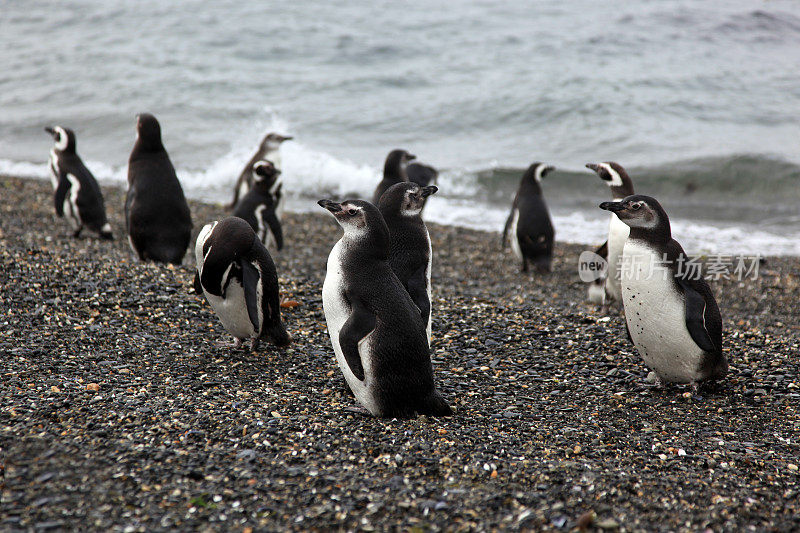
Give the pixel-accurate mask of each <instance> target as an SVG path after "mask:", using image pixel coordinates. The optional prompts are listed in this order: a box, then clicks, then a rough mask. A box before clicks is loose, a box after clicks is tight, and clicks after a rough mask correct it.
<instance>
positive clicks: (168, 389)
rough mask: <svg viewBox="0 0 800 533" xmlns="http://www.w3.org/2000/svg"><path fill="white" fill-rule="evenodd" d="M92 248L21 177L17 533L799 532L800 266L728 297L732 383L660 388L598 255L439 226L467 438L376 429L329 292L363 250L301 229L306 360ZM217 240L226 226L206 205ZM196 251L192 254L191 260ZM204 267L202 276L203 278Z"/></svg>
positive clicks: (319, 230)
mask: <svg viewBox="0 0 800 533" xmlns="http://www.w3.org/2000/svg"><path fill="white" fill-rule="evenodd" d="M102 188H103V192H104V194H105V198H106V208H107V211H108V215H109V219H110V222H111V225H112V228H113V230H114V234H115V238H116V240H115V241H114V242H112V243H108V242H104V241H100V240H99V239H96V238H94V236H91V237H89V233H86V234H85V235H86V236H84V237H83V238H81V239H72V238H71V237H70V236H69V234H70V231H69V230H68V228H67V225H66V223H65V221H63V220H60V219H55V220H54V215H53V208H52V189H51V186H50V185H49V183H47V182H45V181H40V180H36V179H19V178H14V177H10V176H0V209H1V211H0V244H2V246H0V254H2V263H1V265H2V267H1V268H0V276H2V278H0V279H2V281H3V282H2V291H0V299H1V300H2V301H0V307H2V308H3V309H4V312H3V316H2V321H3V322H4V331H0V360H2V362H3V365H2V366H3V368H4V370H3V380H2V384H0V389H1V390H2V396H3V397H4V398H8V401H6V402H3V404H2V406H0V448H1V449H2V455H3V457H2V458H3V463H2V464H3V465H4V466H3V472H4V474H5V475H4V480H3V481H2V502H3V507H2V512H1V513H0V526H1V527H2V528H3V529H9V530H17V529H22V530H27V529H47V528H48V527H49V528H55V529H58V528H62V529H72V528H75V527H86V528H90V529H98V530H120V531H122V530H124V529H125V528H126V527H131V528H132V530H133V531H137V530H153V529H169V528H177V529H182V530H200V529H203V530H205V529H210V530H235V531H243V530H246V528H253V530H264V529H269V530H274V529H314V528H342V529H369V528H376V529H386V528H393V527H397V528H405V529H408V528H413V527H419V528H423V529H432V530H440V529H447V530H451V529H459V528H461V529H481V530H485V529H490V528H499V529H533V530H541V529H546V530H570V529H573V528H575V527H578V525H579V524H581V523H586V522H587V521H588V522H592V523H593V524H594V526H595V527H598V528H600V529H603V530H615V529H619V530H637V529H646V530H698V529H704V528H706V527H710V528H712V529H714V530H720V529H724V530H741V529H745V528H747V527H754V528H756V529H776V530H789V529H791V528H792V527H794V526H795V524H796V522H795V520H796V516H798V515H800V498H799V497H798V496H800V472H798V462H799V461H798V456H800V447H798V444H797V443H798V442H800V415H799V412H800V357H798V352H799V351H800V258H796V257H769V258H767V260H766V262H765V264H764V265H762V267H761V272H760V276H759V278H758V279H757V280H747V281H744V282H742V283H739V282H736V281H732V280H721V281H720V282H712V283H710V284H711V288H712V290H713V291H714V293H715V295H716V297H717V299H718V302H719V304H720V308H721V311H722V316H723V324H724V326H723V329H724V331H723V339H724V346H725V352H726V353H727V355H728V356H729V360H730V363H731V371H730V373H729V375H728V377H726V378H725V379H724V380H722V381H721V382H720V383H719V384H717V385H716V386H714V387H710V388H709V389H707V390H705V391H704V392H703V394H702V395H703V399H702V400H700V401H696V400H692V399H691V398H687V397H685V395H684V393H685V392H687V391H688V388H686V387H680V386H671V387H666V388H665V389H663V390H654V389H653V388H652V387H651V386H649V385H647V384H646V383H645V382H644V377H645V376H646V375H647V369H646V368H645V366H644V364H643V363H642V362H641V359H640V358H639V356H638V354H637V353H636V351H635V349H634V348H633V347H632V346H631V345H630V343H629V342H628V341H627V339H626V338H625V331H624V327H623V322H622V319H621V318H620V317H619V316H618V315H617V314H612V315H611V316H610V317H602V316H601V315H599V313H598V311H597V309H596V308H595V307H594V306H592V305H590V304H588V303H587V302H586V301H585V298H586V286H585V284H584V283H582V282H580V280H579V278H578V272H577V257H578V254H579V253H580V252H581V251H583V250H585V249H587V247H586V246H582V245H568V244H563V243H557V244H556V253H555V258H554V272H553V273H552V274H549V275H546V276H535V275H522V274H520V273H519V272H518V265H517V264H516V260H515V259H514V258H513V257H512V254H511V253H510V251H508V250H507V251H506V252H505V253H501V252H500V247H499V244H500V235H499V233H495V232H486V231H479V230H469V229H465V228H461V227H455V226H442V225H438V224H430V225H429V230H430V234H431V239H432V245H433V251H434V259H433V261H434V262H433V276H432V277H433V280H432V282H433V287H434V295H433V302H432V304H433V309H434V323H433V336H434V340H433V342H432V349H433V356H432V359H433V365H434V376H435V379H436V381H437V385H438V387H439V389H440V390H441V392H442V394H443V396H444V397H445V398H446V399H447V401H448V402H449V403H450V405H451V406H453V407H455V409H456V414H455V416H453V417H449V418H441V419H427V418H425V417H419V418H417V419H413V420H379V419H373V418H367V417H364V416H362V415H359V414H356V413H353V412H352V411H351V408H352V407H355V406H356V402H355V400H354V399H353V398H352V397H351V396H350V394H349V392H348V391H347V389H346V386H345V384H344V379H343V377H342V376H341V372H340V371H339V369H338V367H337V366H336V362H335V358H334V356H333V351H332V349H331V346H330V340H329V338H328V334H327V331H326V329H325V318H324V314H323V312H322V305H321V293H320V290H321V286H322V280H323V278H324V273H325V264H326V261H327V257H328V253H329V252H330V249H331V247H332V246H333V245H334V244H335V242H336V240H337V239H338V237H339V231H340V230H339V228H338V226H337V225H336V224H335V222H334V221H333V220H332V219H330V217H329V216H328V215H326V214H325V213H324V212H323V211H322V210H320V213H319V214H318V215H311V214H294V213H287V214H286V216H285V221H284V230H285V239H286V248H285V250H284V252H281V253H280V254H276V256H274V257H275V260H276V265H277V268H278V274H279V278H280V281H281V286H282V289H283V291H284V292H285V293H286V294H287V295H288V296H290V297H291V299H294V300H296V301H298V302H300V305H299V306H298V307H295V308H292V309H284V310H283V313H284V320H285V322H286V326H287V329H288V330H289V332H290V333H291V334H292V336H293V337H294V339H295V343H294V344H293V345H292V346H291V347H290V348H289V349H287V350H282V351H281V350H276V349H274V347H272V346H271V345H268V344H267V345H262V348H261V349H260V350H259V351H258V352H257V353H248V352H244V351H233V350H231V349H229V348H227V349H225V348H220V347H218V346H217V344H216V343H217V342H218V341H222V340H227V339H226V338H225V332H224V330H223V329H222V326H221V325H220V324H219V321H218V319H217V317H216V316H215V315H214V314H213V311H212V310H211V309H210V307H209V306H208V305H207V304H206V303H205V302H204V301H203V300H202V299H201V298H198V297H197V296H196V295H194V294H192V293H191V282H192V277H193V274H194V272H193V267H192V263H193V262H192V261H191V260H187V259H185V260H184V265H182V266H179V267H168V266H163V265H155V264H143V263H139V262H137V261H136V260H135V259H134V257H133V254H132V252H131V251H130V250H129V248H128V245H127V241H126V239H125V238H124V233H123V229H124V222H123V216H122V205H123V200H122V199H123V198H124V191H123V190H121V189H118V188H112V187H107V186H103V187H102ZM189 203H190V206H191V209H192V217H193V220H194V224H195V226H194V232H193V237H194V236H196V235H197V233H198V232H199V230H200V229H201V228H202V226H203V225H204V224H205V223H206V222H208V221H210V220H211V219H213V218H216V217H220V216H222V215H224V210H223V208H222V206H221V205H212V204H207V203H202V202H197V201H192V200H190V201H189ZM192 242H193V241H192ZM190 255H191V254H187V256H190Z"/></svg>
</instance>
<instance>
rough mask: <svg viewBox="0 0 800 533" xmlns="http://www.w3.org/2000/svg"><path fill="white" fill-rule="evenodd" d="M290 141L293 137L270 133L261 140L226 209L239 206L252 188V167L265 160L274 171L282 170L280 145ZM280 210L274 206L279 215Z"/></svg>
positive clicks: (240, 175)
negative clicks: (273, 167) (273, 166)
mask: <svg viewBox="0 0 800 533" xmlns="http://www.w3.org/2000/svg"><path fill="white" fill-rule="evenodd" d="M292 139H294V137H292V136H291V135H281V134H279V133H275V132H271V133H268V134H267V135H266V136H265V137H264V138H263V139H262V140H261V144H259V145H258V150H256V153H255V154H253V157H251V158H250V160H249V161H248V162H247V164H246V165H245V166H244V168H243V169H242V172H241V173H240V174H239V177H238V178H237V180H236V186H235V187H234V189H233V201H232V202H231V203H230V204H229V205H228V209H235V208H236V206H237V205H238V204H239V200H240V199H241V198H243V197H244V195H245V194H247V191H249V190H250V188H251V187H252V186H253V166H254V165H255V164H256V163H258V162H259V161H265V160H266V161H271V162H272V164H273V165H275V168H276V169H278V170H280V169H281V168H282V165H281V144H283V143H284V142H285V141H290V140H292ZM279 184H280V182H277V181H276V183H275V185H274V186H275V187H277V186H278V185H279ZM270 193H271V194H273V195H274V194H275V191H274V190H271V191H270ZM282 208H283V206H282V205H281V204H278V205H276V211H278V212H279V213H280V214H283V212H282V211H281V210H282Z"/></svg>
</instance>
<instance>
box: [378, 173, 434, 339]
mask: <svg viewBox="0 0 800 533" xmlns="http://www.w3.org/2000/svg"><path fill="white" fill-rule="evenodd" d="M438 190H439V189H438V188H437V187H436V186H435V185H428V186H426V187H420V186H419V185H417V184H416V183H412V182H406V183H397V184H395V185H392V186H391V187H389V188H388V189H387V190H386V192H385V193H383V195H382V196H381V200H380V202H379V203H378V209H379V210H380V212H381V215H383V220H384V221H385V222H386V226H387V227H388V228H389V239H390V244H389V266H391V267H392V271H393V272H394V273H395V275H397V278H398V279H399V280H400V283H402V284H403V287H404V288H405V289H406V292H408V294H409V296H411V299H412V300H413V301H414V303H415V304H416V306H417V307H418V308H419V312H420V315H421V316H422V321H423V322H424V323H425V324H426V332H427V335H428V344H430V342H431V257H432V253H431V237H430V235H429V234H428V228H427V227H425V222H423V220H422V216H421V212H422V208H423V207H424V205H425V200H426V199H427V198H428V197H429V196H430V195H432V194H434V193H436V191H438Z"/></svg>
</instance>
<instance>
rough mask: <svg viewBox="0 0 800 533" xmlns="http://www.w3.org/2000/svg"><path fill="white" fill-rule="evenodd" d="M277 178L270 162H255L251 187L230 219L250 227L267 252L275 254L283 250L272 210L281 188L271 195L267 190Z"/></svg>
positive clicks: (281, 239) (280, 231)
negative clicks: (242, 222) (234, 218)
mask: <svg viewBox="0 0 800 533" xmlns="http://www.w3.org/2000/svg"><path fill="white" fill-rule="evenodd" d="M280 174H281V171H280V170H278V169H277V168H275V165H273V164H272V162H271V161H257V162H256V164H255V165H253V186H252V187H251V188H250V190H249V191H248V192H247V194H245V195H244V197H243V198H242V199H241V200H240V201H239V205H237V206H236V209H235V210H234V211H233V216H235V217H239V218H241V219H243V220H244V221H246V222H247V223H248V224H250V227H251V228H253V231H255V232H256V235H258V238H259V240H260V241H261V243H262V244H263V245H264V246H266V247H267V249H268V250H272V249H274V248H276V249H277V250H278V251H280V250H281V249H282V248H283V229H282V227H281V221H280V218H278V213H277V212H276V210H275V206H276V204H277V199H278V198H280V196H281V186H280V185H278V187H277V189H276V190H275V194H274V195H273V194H272V193H271V192H270V190H271V189H272V188H273V185H274V184H275V182H276V181H277V179H278V176H280Z"/></svg>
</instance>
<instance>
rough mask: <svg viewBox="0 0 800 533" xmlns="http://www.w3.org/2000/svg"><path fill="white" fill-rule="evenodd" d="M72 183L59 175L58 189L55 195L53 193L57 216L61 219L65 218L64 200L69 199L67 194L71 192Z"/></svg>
mask: <svg viewBox="0 0 800 533" xmlns="http://www.w3.org/2000/svg"><path fill="white" fill-rule="evenodd" d="M70 186H71V183H70V182H69V180H68V179H67V178H66V176H63V175H61V174H60V173H59V176H58V187H56V191H55V193H53V202H54V204H55V208H56V214H57V215H58V216H60V217H63V216H64V200H66V199H67V193H68V192H69V189H70Z"/></svg>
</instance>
